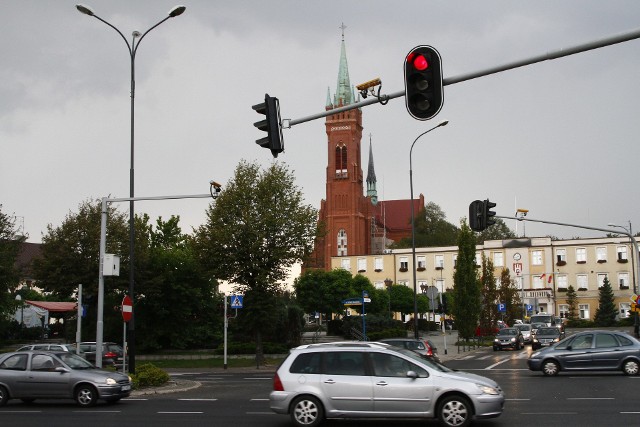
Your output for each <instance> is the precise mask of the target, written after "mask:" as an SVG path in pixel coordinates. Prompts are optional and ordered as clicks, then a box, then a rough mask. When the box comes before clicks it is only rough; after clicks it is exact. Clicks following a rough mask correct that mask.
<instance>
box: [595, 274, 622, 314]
mask: <svg viewBox="0 0 640 427" xmlns="http://www.w3.org/2000/svg"><path fill="white" fill-rule="evenodd" d="M614 298H615V297H614V295H613V289H611V283H609V279H608V278H607V277H605V278H604V282H603V283H602V286H601V287H600V292H599V293H598V308H597V309H596V315H595V317H594V319H593V320H594V322H595V324H596V325H597V326H614V325H615V324H616V317H617V315H618V310H617V309H616V305H615V302H614Z"/></svg>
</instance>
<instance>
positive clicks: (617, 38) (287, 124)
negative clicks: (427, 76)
mask: <svg viewBox="0 0 640 427" xmlns="http://www.w3.org/2000/svg"><path fill="white" fill-rule="evenodd" d="M638 38H640V28H638V29H635V30H632V31H629V32H626V33H620V34H617V35H613V36H609V37H605V38H602V39H598V40H595V41H591V42H588V43H583V44H580V45H576V46H571V47H566V48H563V49H558V50H555V51H550V52H547V53H545V54H542V55H537V56H533V57H531V58H528V59H521V60H519V61H514V62H509V63H506V64H503V65H497V66H494V67H490V68H487V69H484V70H480V71H474V72H470V73H467V74H462V75H459V76H455V77H449V78H444V79H443V80H442V85H443V86H447V85H452V84H455V83H461V82H465V81H467V80H472V79H476V78H478V77H484V76H489V75H491V74H496V73H500V72H502V71H507V70H512V69H514V68H520V67H524V66H525V65H532V64H536V63H538V62H542V61H550V60H552V59H557V58H562V57H565V56H569V55H573V54H576V53H581V52H587V51H589V50H593V49H599V48H601V47H606V46H611V45H614V44H618V43H623V42H627V41H630V40H635V39H638ZM404 94H405V91H404V90H401V91H398V92H394V93H391V94H389V95H380V97H379V98H370V99H366V100H364V101H360V102H357V103H355V104H350V105H346V106H344V107H339V108H334V109H332V110H328V111H323V112H322V113H318V114H314V115H311V116H306V117H301V118H299V119H284V120H282V127H283V128H287V129H288V128H291V126H295V125H298V124H300V123H305V122H309V121H311V120H315V119H321V118H323V117H327V116H331V115H334V114H338V113H342V112H344V111H349V110H353V109H356V108H362V107H365V106H367V105H371V104H376V103H382V104H385V103H386V102H387V101H389V100H390V99H395V98H400V97H401V96H404Z"/></svg>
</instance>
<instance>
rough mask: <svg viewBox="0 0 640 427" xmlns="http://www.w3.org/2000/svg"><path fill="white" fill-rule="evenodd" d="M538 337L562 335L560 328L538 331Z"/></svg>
mask: <svg viewBox="0 0 640 427" xmlns="http://www.w3.org/2000/svg"><path fill="white" fill-rule="evenodd" d="M538 335H560V331H558V328H540V329H538Z"/></svg>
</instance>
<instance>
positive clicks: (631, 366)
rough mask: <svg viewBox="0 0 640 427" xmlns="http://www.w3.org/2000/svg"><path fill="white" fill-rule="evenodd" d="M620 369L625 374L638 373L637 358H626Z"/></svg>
mask: <svg viewBox="0 0 640 427" xmlns="http://www.w3.org/2000/svg"><path fill="white" fill-rule="evenodd" d="M622 370H623V371H624V373H625V374H627V375H638V372H639V371H640V365H639V364H638V361H637V360H627V361H625V362H624V364H623V365H622Z"/></svg>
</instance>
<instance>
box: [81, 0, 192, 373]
mask: <svg viewBox="0 0 640 427" xmlns="http://www.w3.org/2000/svg"><path fill="white" fill-rule="evenodd" d="M76 9H78V11H79V12H80V13H83V14H85V15H88V16H93V17H94V18H96V19H97V20H98V21H100V22H103V23H105V24H107V25H108V26H109V27H111V28H113V29H114V30H115V31H116V32H117V33H118V34H119V35H120V37H122V40H124V42H125V44H126V45H127V49H128V50H129V57H130V59H131V168H130V169H129V197H130V198H131V199H133V198H134V191H133V183H134V179H133V177H134V173H133V171H134V168H133V165H134V163H133V158H134V157H133V154H134V140H135V139H134V128H135V116H134V111H135V96H136V95H135V93H136V82H135V60H136V53H137V52H138V47H139V46H140V42H141V41H142V39H143V38H144V36H146V35H147V34H149V31H151V30H153V29H154V28H156V27H157V26H158V25H160V24H162V23H163V22H165V21H166V20H168V19H170V18H175V17H176V16H180V15H182V14H183V13H184V11H185V10H186V9H187V8H186V7H185V6H176V7H174V8H173V9H171V10H170V11H169V14H168V15H167V16H166V17H165V18H164V19H162V20H161V21H160V22H158V23H157V24H155V25H154V26H153V27H151V28H149V29H148V30H147V31H145V32H144V33H140V32H139V31H134V32H133V33H132V34H131V36H132V39H131V43H129V41H128V40H127V38H126V37H125V36H124V34H122V32H121V31H120V30H119V29H117V28H116V27H115V26H113V25H112V24H111V23H109V22H107V21H105V20H104V19H102V18H100V17H99V16H98V15H96V14H95V13H94V12H93V10H91V8H90V7H89V6H85V5H83V4H77V5H76ZM136 39H137V40H136ZM134 241H135V231H134V206H133V200H131V201H130V202H129V297H130V298H131V299H132V300H134V301H135V299H134V292H135V286H134V278H135V275H134V267H133V266H134V252H135V251H134ZM102 261H103V260H100V262H102ZM103 302H104V301H98V312H99V313H98V317H100V311H101V310H102V309H103V307H102V305H103ZM134 319H135V314H133V316H132V317H131V321H129V340H130V341H129V372H131V373H135V369H136V362H135V354H136V353H135V324H134ZM99 329H100V330H99V331H97V332H96V344H99V345H100V347H102V330H101V328H99ZM96 361H97V360H96Z"/></svg>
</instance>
